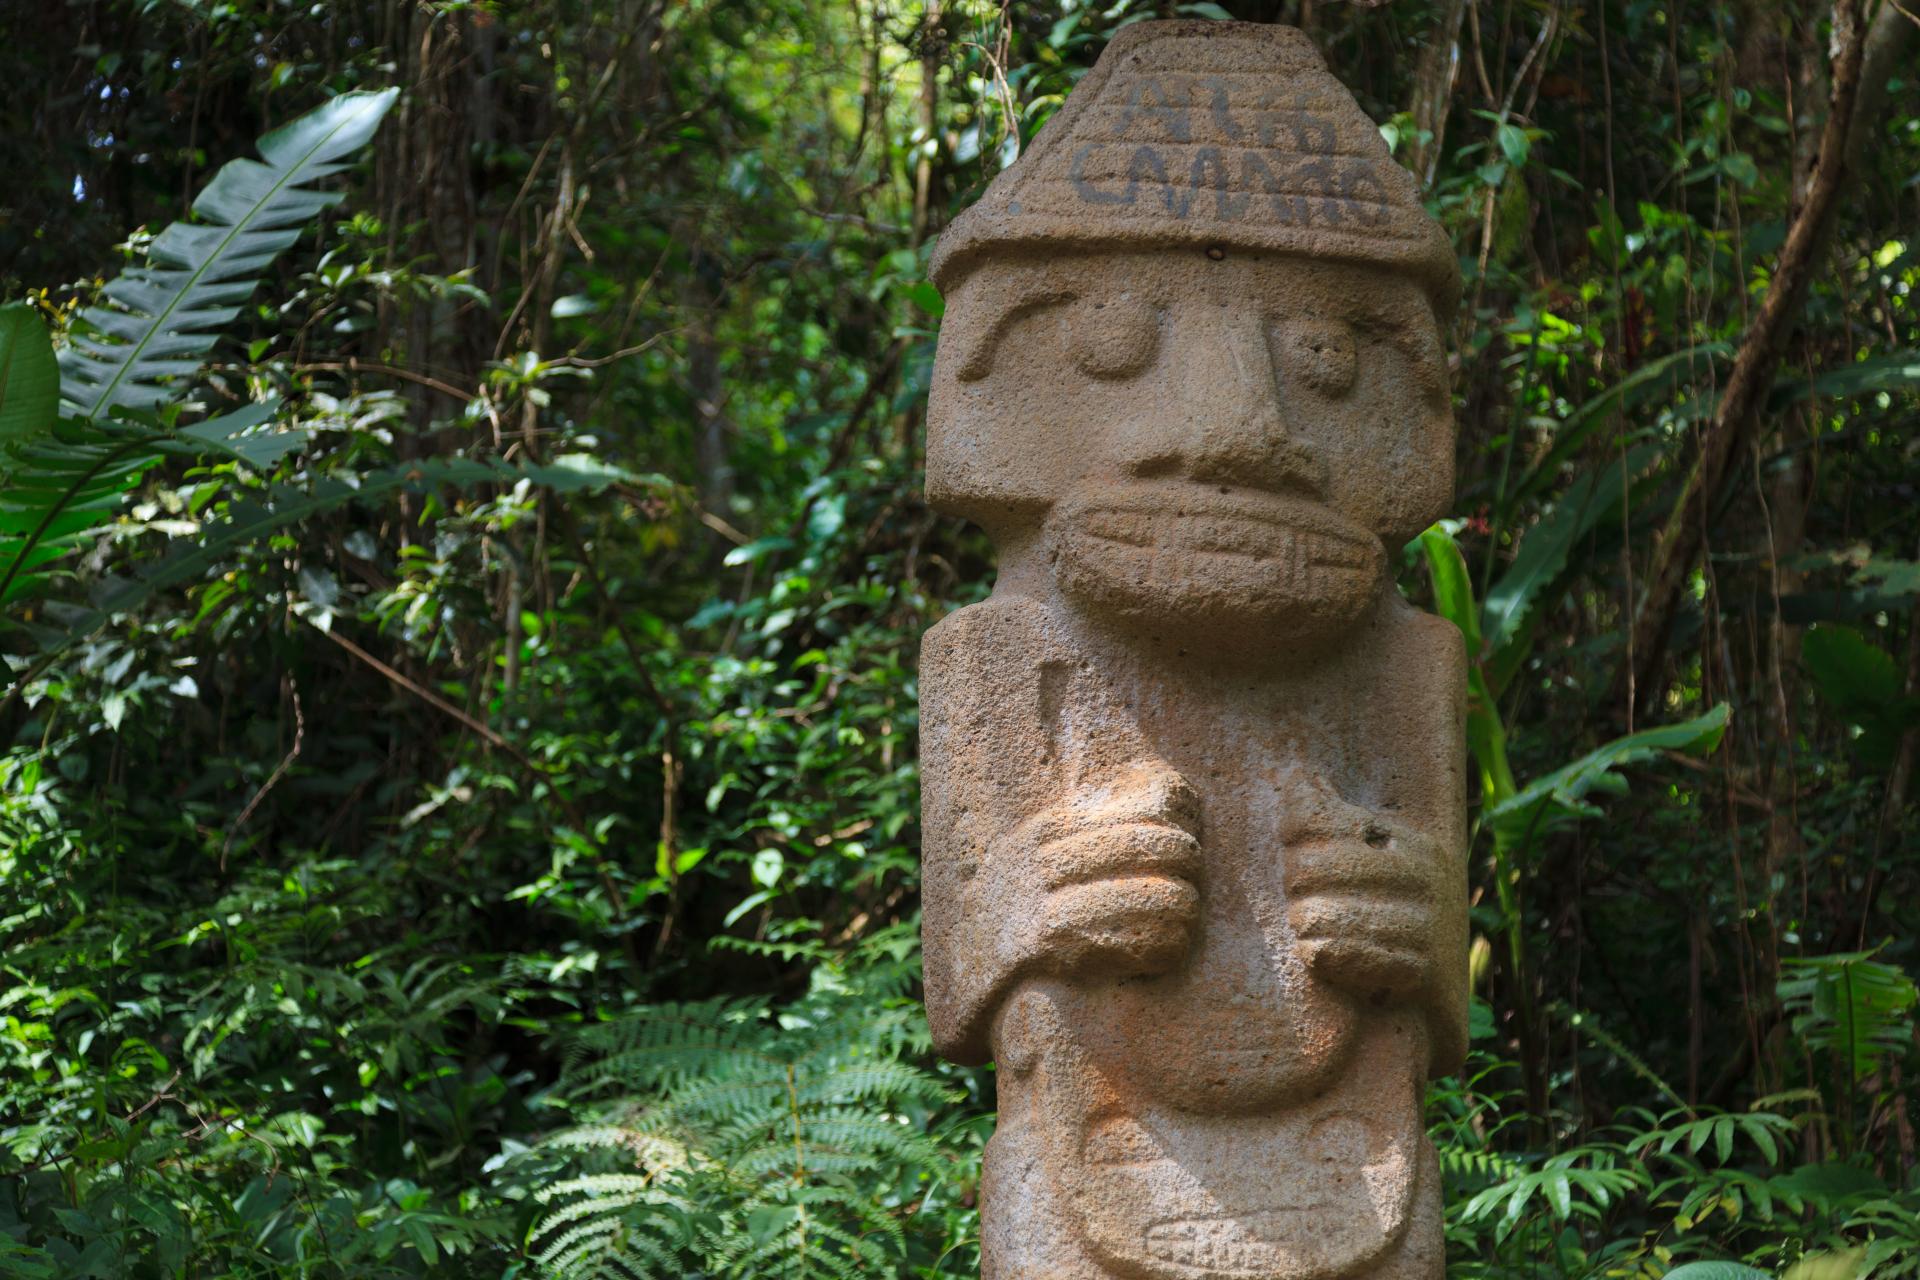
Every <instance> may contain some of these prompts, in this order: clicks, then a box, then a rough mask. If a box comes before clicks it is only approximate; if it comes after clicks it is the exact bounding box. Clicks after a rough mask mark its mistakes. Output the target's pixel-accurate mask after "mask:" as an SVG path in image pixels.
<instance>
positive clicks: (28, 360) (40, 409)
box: [0, 302, 60, 475]
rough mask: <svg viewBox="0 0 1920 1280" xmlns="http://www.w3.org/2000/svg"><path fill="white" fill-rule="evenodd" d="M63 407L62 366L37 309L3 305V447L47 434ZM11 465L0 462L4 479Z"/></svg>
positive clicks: (0, 401)
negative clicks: (61, 390) (61, 405)
mask: <svg viewBox="0 0 1920 1280" xmlns="http://www.w3.org/2000/svg"><path fill="white" fill-rule="evenodd" d="M59 407H60V368H59V365H58V364H57V363H56V361H55V360H54V357H53V339H51V338H50V337H48V336H47V322H46V321H45V320H43V319H41V318H40V310H39V308H37V307H35V306H33V305H31V304H30V303H25V302H12V303H8V304H7V305H6V306H4V307H0V444H6V443H9V442H12V441H19V440H29V439H32V438H34V437H35V436H39V435H43V434H45V433H46V431H47V429H48V428H50V427H51V426H52V425H53V418H54V414H55V413H56V412H57V411H58V409H59ZM6 471H7V465H6V462H5V461H4V460H3V459H0V475H4V474H6Z"/></svg>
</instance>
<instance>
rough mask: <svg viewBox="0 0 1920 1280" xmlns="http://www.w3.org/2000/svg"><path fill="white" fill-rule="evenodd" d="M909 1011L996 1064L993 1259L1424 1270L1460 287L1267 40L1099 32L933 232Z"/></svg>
mask: <svg viewBox="0 0 1920 1280" xmlns="http://www.w3.org/2000/svg"><path fill="white" fill-rule="evenodd" d="M935 278H936V280H937V282H938V283H939V284H940V286H941V288H942V289H943V291H944V292H945V293H946V296H947V300H948V304H947V313H946V320H945V324H944V327H943V331H942V335H941V343H940V352H939V358H938V361H937V364H936V368H935V373H934V385H933V403H932V420H931V430H930V436H929V441H928V463H927V471H928V479H927V486H928V491H929V496H930V497H931V499H932V500H933V501H934V502H935V503H936V505H938V506H940V507H941V508H942V509H943V510H947V511H951V512H955V513H958V514H961V515H964V516H966V517H968V518H969V519H972V520H974V521H976V522H978V523H979V524H980V525H982V526H983V527H984V528H985V529H986V530H987V531H988V532H989V533H990V534H991V535H992V536H993V538H994V540H995V543H996V545H997V546H998V548H999V550H1000V555H1001V564H1000V574H999V578H998V580H997V582H996V585H995V588H994V593H993V596H992V598H991V599H990V600H988V601H987V602H985V603H983V604H980V605H976V606H973V607H971V608H968V609H963V610H961V611H959V612H958V613H956V614H954V615H952V616H951V617H949V618H947V619H946V620H945V621H943V622H942V623H940V625H938V626H937V627H935V628H934V629H933V630H932V631H930V632H929V633H928V634H927V637H926V642H925V648H924V652H923V655H922V672H923V676H922V758H923V768H924V789H925V801H924V804H925V813H924V829H925V839H926V847H925V899H926V930H925V951H926V964H927V1007H928V1016H929V1018H930V1019H931V1021H932V1024H933V1030H934V1035H935V1037H936V1040H937V1042H938V1043H939V1045H940V1047H941V1049H942V1051H943V1052H945V1053H947V1054H948V1055H949V1056H951V1057H954V1058H956V1059H958V1060H960V1061H966V1062H979V1061H985V1060H987V1059H989V1058H991V1059H993V1060H994V1061H995V1062H997V1064H998V1066H999V1095H1000V1108H1001V1110H1000V1127H999V1131H998V1132H997V1134H996V1135H995V1137H994V1140H993V1143H992V1146H991V1147H990V1149H989V1154H988V1167H987V1176H986V1184H985V1186H984V1188H983V1197H984V1199H983V1220H984V1227H983V1231H984V1246H985V1263H984V1274H985V1275H986V1276H987V1277H989V1280H1105V1278H1108V1277H1126V1278H1129V1280H1200V1278H1202V1277H1262V1278H1271V1280H1333V1278H1335V1277H1358V1276H1369V1277H1376V1276H1377V1277H1394V1278H1396V1280H1398V1278H1402V1277H1420V1278H1421V1280H1428V1278H1432V1277H1439V1276H1440V1275H1441V1255H1440V1244H1441V1241H1440V1225H1439V1202H1438V1177H1437V1170H1436V1169H1435V1167H1434V1160H1433V1155H1432V1152H1431V1149H1430V1148H1429V1146H1428V1144H1427V1141H1426V1138H1425V1135H1424V1132H1423V1130H1422V1126H1421V1117H1420V1099H1421V1093H1422V1088H1423V1085H1424V1081H1425V1079H1426V1078H1427V1076H1428V1075H1429V1074H1431V1073H1435V1072H1444V1071H1447V1070H1450V1069H1452V1068H1454V1067H1455V1066H1457V1064H1458V1063H1459V1061H1460V1058H1461V1055H1462V1054H1463V1052H1464V1047H1465V1024H1466V1016H1465V1004H1466V991H1465V966H1466V962H1465V955H1466V904H1465V869H1464V866H1463V859H1464V850H1465V818H1464V801H1463V795H1464V784H1463V778H1462V765H1463V763H1464V747H1463V743H1462V739H1461V725H1462V718H1463V700H1464V683H1465V677H1464V655H1463V651H1462V645H1461V640H1460V636H1459V634H1458V632H1456V631H1455V630H1454V629H1453V628H1452V627H1451V626H1450V625H1449V624H1446V623H1444V622H1442V621H1439V620H1437V619H1435V618H1433V617H1431V616H1429V615H1426V614H1423V613H1421V612H1419V611H1418V610H1416V609H1414V608H1413V607H1412V606H1410V605H1408V604H1407V603H1406V602H1405V601H1404V600H1402V599H1401V597H1400V596H1399V594H1398V593H1397V592H1396V591H1395V590H1394V589H1393V587H1392V585H1391V583H1390V581H1389V576H1388V573H1387V554H1388V552H1389V550H1395V551H1397V549H1398V547H1399V546H1400V545H1401V544H1402V542H1404V541H1405V540H1406V539H1407V538H1408V537H1410V536H1411V535H1413V534H1414V533H1416V532H1417V531H1418V530H1419V529H1421V528H1422V527H1424V526H1425V525H1426V524H1427V523H1428V522H1430V521H1431V520H1433V519H1434V518H1435V517H1437V516H1438V515H1440V514H1441V513H1442V511H1443V509H1444V507H1445V505H1446V503H1447V502H1448V501H1449V500H1450V496H1451V489H1452V450H1453V423H1452V417H1451V412H1450V408H1449V403H1448V396H1447V383H1446V369H1445V364H1444V359H1443V355H1442V350H1441V341H1440V324H1439V317H1440V316H1441V315H1443V314H1445V312H1446V310H1447V309H1448V308H1450V307H1451V306H1452V303H1453V296H1454V290H1455V287H1456V267H1455V264H1454V260H1453V258H1452V256H1451V252H1450V250H1449V249H1448V247H1447V244H1446V241H1445V238H1444V237H1443V236H1442V235H1441V234H1440V232H1439V230H1438V228H1437V227H1435V226H1434V225H1433V224H1432V222H1431V220H1430V219H1428V218H1427V216H1426V214H1425V213H1424V211H1423V210H1422V209H1421V207H1420V205H1419V202H1418V200H1417V198H1416V196H1415V192H1414V189H1413V186H1412V183H1411V180H1410V179H1409V178H1408V177H1407V175H1405V174H1404V173H1403V172H1402V171H1401V170H1399V169H1398V168H1397V167H1395V166H1394V164H1393V162H1392V159H1391V157H1390V156H1389V155H1388V154H1387V152H1386V148H1385V146H1384V144H1383V143H1382V142H1381V140H1380V137H1379V134H1378V132H1377V131H1376V130H1375V129H1374V128H1373V126H1372V125H1371V124H1370V123H1369V122H1367V120H1366V118H1365V116H1364V115H1363V114H1362V113H1361V112H1360V110H1359V108H1358V107H1357V106H1356V105H1355V104H1354V103H1353V100H1352V98H1351V97H1350V96H1349V95H1348V94H1347V93H1346V91H1345V90H1344V89H1343V88H1341V87H1340V86H1339V84H1338V83H1337V82H1336V81H1335V80H1334V79H1333V78H1332V77H1331V76H1330V75H1328V74H1327V72H1326V70H1325V68H1324V67H1323V66H1322V65H1321V63H1320V60H1319V57H1318V55H1317V54H1315V53H1314V51H1313V49H1312V46H1311V45H1310V44H1309V43H1308V42H1307V41H1306V39H1305V38H1304V37H1303V36H1301V35H1300V33H1299V32H1297V31H1293V30H1291V29H1288V28H1283V27H1268V26H1251V25H1245V24H1229V23H1200V22H1171V23H1143V24H1139V25H1136V26H1132V27H1129V28H1127V29H1126V30H1125V31H1124V32H1123V33H1122V34H1121V35H1120V37H1118V38H1117V39H1116V40H1115V41H1114V43H1113V45H1112V46H1111V47H1110V48H1109V49H1108V51H1107V53H1106V55H1105V56H1104V57H1103V58H1102V59H1101V61H1100V64H1099V66H1098V67H1096V68H1095V70H1094V71H1093V72H1092V73H1090V74H1089V75H1088V77H1087V79H1086V80H1085V82H1084V83H1083V84H1082V85H1081V86H1080V88H1079V89H1077V90H1076V91H1075V93H1074V94H1073V96H1072V98H1071V99H1070V100H1069V101H1068V103H1067V105H1066V106H1065V107H1064V108H1063V109H1062V110H1061V112H1060V114H1059V115H1058V117H1056V119H1055V120H1054V121H1053V122H1052V123H1051V124H1050V125H1049V126H1048V128H1047V129H1046V131H1045V132H1044V133H1043V135H1042V137H1041V139H1040V140H1039V141H1038V142H1037V143H1036V144H1035V146H1034V147H1033V149H1032V150H1031V152H1030V153H1029V154H1028V155H1027V156H1026V157H1024V158H1023V159H1022V160H1021V161H1020V163H1019V164H1017V165H1015V166H1014V167H1013V168H1012V169H1010V170H1009V171H1008V172H1007V173H1006V174H1004V175H1002V177H1001V178H1000V179H999V180H998V181H997V182H996V183H995V184H994V185H993V187H992V188H990V189H989V191H988V192H987V194H986V195H985V197H983V199H982V200H981V202H980V203H979V204H978V205H976V206H975V207H974V208H973V209H971V210H969V211H968V212H967V213H966V214H965V215H963V216H962V217H961V218H960V219H958V220H957V221H956V222H955V224H954V226H953V227H952V228H951V229H950V230H949V231H948V233H947V234H946V236H945V237H944V238H943V240H942V243H941V246H940V249H939V252H938V254H937V255H936V259H935Z"/></svg>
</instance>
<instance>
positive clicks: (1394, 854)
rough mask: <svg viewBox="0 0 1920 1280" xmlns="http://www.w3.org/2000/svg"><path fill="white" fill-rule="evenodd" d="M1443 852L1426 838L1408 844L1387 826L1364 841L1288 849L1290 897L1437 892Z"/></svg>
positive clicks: (1324, 842)
mask: <svg viewBox="0 0 1920 1280" xmlns="http://www.w3.org/2000/svg"><path fill="white" fill-rule="evenodd" d="M1437 864H1438V855H1437V851H1436V850H1435V849H1434V848H1433V847H1432V846H1431V844H1430V843H1429V842H1427V841H1424V840H1407V839H1403V838H1401V837H1399V836H1398V835H1396V834H1395V833H1392V832H1389V831H1387V830H1386V829H1384V828H1376V829H1374V830H1373V831H1371V832H1369V833H1366V834H1363V835H1362V837H1361V838H1359V839H1335V840H1317V841H1311V842H1309V843H1306V844H1302V845H1298V846H1295V847H1292V848H1289V849H1288V850H1287V856H1286V884H1287V894H1288V896H1289V897H1294V898H1299V897H1304V896H1306V895H1309V894H1316V893H1340V892H1347V893H1356V892H1359V893H1365V892H1371V893H1380V894H1408V895H1418V896H1421V897H1426V896H1428V895H1430V894H1432V893H1433V892H1434V886H1435V884H1436V882H1437V880H1438V876H1439V871H1440V868H1439V866H1438V865H1437Z"/></svg>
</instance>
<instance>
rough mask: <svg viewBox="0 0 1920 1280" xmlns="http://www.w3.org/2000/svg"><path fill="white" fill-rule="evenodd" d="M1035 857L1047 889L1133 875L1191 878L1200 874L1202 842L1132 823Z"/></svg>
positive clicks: (1086, 834) (1056, 844) (1064, 841)
mask: <svg viewBox="0 0 1920 1280" xmlns="http://www.w3.org/2000/svg"><path fill="white" fill-rule="evenodd" d="M1034 857H1035V859H1036V861H1037V862H1038V863H1039V866H1040V874H1041V878H1042V883H1044V884H1045V886H1046V887H1047V888H1048V889H1058V888H1061V887H1062V886H1065V885H1072V884H1084V883H1087V882H1088V881H1092V880H1108V879H1113V878H1115V877H1120V876H1129V875H1146V874H1158V875H1165V876H1177V877H1183V878H1185V879H1189V880H1191V879H1194V878H1197V876H1198V873H1199V870H1200V842H1199V841H1197V840H1195V839H1194V838H1193V837H1192V836H1190V835H1188V834H1187V833H1186V832H1185V831H1182V830H1180V829H1179V828H1177V827H1169V826H1163V825H1161V824H1159V823H1155V822H1132V823H1127V824H1124V825H1110V826H1100V827H1094V828H1092V829H1090V830H1086V831H1081V832H1079V833H1077V834H1075V835H1070V836H1066V837H1063V838H1061V839H1059V840H1055V841H1052V842H1051V843H1048V844H1045V845H1042V846H1041V847H1040V848H1038V849H1036V850H1035V851H1034Z"/></svg>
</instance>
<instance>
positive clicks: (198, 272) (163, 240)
mask: <svg viewBox="0 0 1920 1280" xmlns="http://www.w3.org/2000/svg"><path fill="white" fill-rule="evenodd" d="M398 93H399V91H398V90H397V89H387V90H384V91H382V92H379V93H367V92H355V93H343V94H341V95H340V96H339V97H337V98H334V99H332V100H331V101H329V102H327V103H325V104H324V105H322V106H320V107H318V108H316V109H315V110H313V111H309V112H308V113H307V114H306V115H303V116H301V117H299V118H298V119H296V120H293V121H292V122H290V123H288V124H286V125H285V126H283V127H281V128H279V129H276V130H274V131H273V132H272V133H270V134H268V135H267V136H266V137H264V138H262V139H260V143H259V146H260V154H261V156H262V157H263V158H264V160H265V163H262V162H261V161H258V160H234V161H231V162H230V163H228V164H227V165H225V166H224V167H223V168H222V169H221V170H220V172H218V173H217V174H215V175H214V177H213V181H212V182H210V183H208V184H207V186H206V188H205V190H203V191H202V192H201V193H200V197H199V198H198V199H197V200H195V201H194V204H193V209H194V212H195V213H196V214H198V215H199V216H200V217H201V218H202V219H203V221H201V222H198V223H185V222H176V223H174V224H173V225H171V226H169V227H168V228H167V229H166V230H164V231H162V232H161V233H160V234H159V235H158V236H156V237H154V240H153V244H152V246H151V249H150V253H151V256H152V262H153V265H151V266H145V267H131V268H129V269H128V270H126V271H124V272H122V273H121V275H120V276H119V278H117V279H116V280H114V281H113V282H111V283H110V284H108V285H107V287H106V288H105V289H104V290H103V291H102V297H103V302H102V303H101V304H99V305H96V306H92V307H88V308H87V309H86V310H84V311H82V312H81V313H80V317H79V323H78V324H77V325H76V326H75V333H74V337H73V342H72V345H71V346H69V347H68V348H67V349H66V350H65V351H62V352H61V353H60V358H59V366H60V388H59V390H60V398H61V399H62V400H64V401H65V402H66V405H67V411H68V413H69V414H70V415H72V416H74V417H77V418H80V419H83V420H86V421H98V420H102V419H104V418H107V417H109V416H110V415H111V414H112V412H113V410H115V409H118V408H131V409H151V408H154V407H155V406H157V405H161V404H165V403H166V402H168V401H169V400H172V399H174V398H176V397H177V396H178V394H180V391H179V390H177V389H176V386H175V385H174V383H175V382H176V381H177V380H178V379H181V378H183V377H184V376H185V375H187V374H190V373H192V372H193V371H194V370H195V369H197V368H199V366H200V363H201V361H202V360H204V359H205V358H206V355H207V352H208V351H209V350H210V349H211V348H212V346H213V342H214V338H215V336H216V335H215V333H214V330H215V329H217V328H218V327H219V326H221V325H224V324H226V323H227V322H228V321H230V320H232V319H233V318H234V317H235V316H236V315H238V314H239V311H238V308H239V305H240V304H241V303H243V302H245V301H246V299H247V296H248V295H249V294H251V293H252V292H253V290H254V287H255V286H256V285H257V284H258V283H259V279H260V276H261V274H262V273H264V272H265V271H266V269H267V268H268V267H269V266H270V265H271V264H272V262H273V260H274V258H275V257H276V256H278V255H279V254H280V253H281V252H283V251H284V250H285V249H287V248H288V246H290V245H292V244H293V243H294V241H295V240H297V239H298V238H299V235H300V229H301V227H302V226H303V225H304V224H305V223H306V222H308V221H309V220H311V219H312V218H313V216H314V215H315V214H317V213H319V212H320V211H321V210H322V209H325V208H327V207H328V206H329V205H332V204H334V203H335V202H337V201H338V200H339V199H340V196H339V195H338V194H337V193H333V192H324V191H314V190H311V189H309V187H308V185H307V184H309V183H312V182H315V181H317V180H319V179H321V178H324V177H326V176H327V175H328V174H331V173H336V172H338V171H339V169H340V168H341V162H343V161H344V160H345V159H346V158H347V157H348V156H350V155H352V154H353V153H354V152H355V151H357V150H359V149H360V148H361V147H363V146H365V145H366V143H367V140H368V139H369V138H371V137H372V136H373V131H374V129H375V128H377V127H378V126H379V124H380V121H381V119H382V117H384V116H385V115H386V114H387V111H388V109H389V108H390V107H392V106H393V102H394V98H395V97H396V96H397V95H398Z"/></svg>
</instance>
